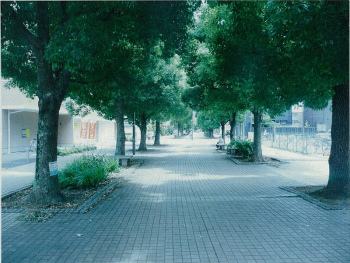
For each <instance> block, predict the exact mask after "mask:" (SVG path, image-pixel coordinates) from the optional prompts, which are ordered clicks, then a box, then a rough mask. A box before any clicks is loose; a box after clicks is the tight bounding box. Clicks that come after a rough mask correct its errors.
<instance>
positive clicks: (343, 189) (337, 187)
mask: <svg viewBox="0 0 350 263" xmlns="http://www.w3.org/2000/svg"><path fill="white" fill-rule="evenodd" d="M333 90H334V92H335V94H334V96H333V98H332V104H333V106H332V130H331V139H332V146H331V155H330V157H329V160H328V163H329V179H328V184H327V187H326V188H327V190H329V191H334V192H336V193H338V194H348V193H349V187H350V185H349V176H350V173H349V86H347V85H338V86H335V87H333Z"/></svg>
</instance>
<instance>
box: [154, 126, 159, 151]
mask: <svg viewBox="0 0 350 263" xmlns="http://www.w3.org/2000/svg"><path fill="white" fill-rule="evenodd" d="M154 145H160V121H156V134H155V137H154Z"/></svg>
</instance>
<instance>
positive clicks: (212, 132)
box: [206, 129, 214, 138]
mask: <svg viewBox="0 0 350 263" xmlns="http://www.w3.org/2000/svg"><path fill="white" fill-rule="evenodd" d="M206 134H207V137H208V138H214V129H207V130H206Z"/></svg>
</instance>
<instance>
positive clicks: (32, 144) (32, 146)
mask: <svg viewBox="0 0 350 263" xmlns="http://www.w3.org/2000/svg"><path fill="white" fill-rule="evenodd" d="M36 146H37V145H36V139H33V140H31V141H30V144H29V151H30V152H36Z"/></svg>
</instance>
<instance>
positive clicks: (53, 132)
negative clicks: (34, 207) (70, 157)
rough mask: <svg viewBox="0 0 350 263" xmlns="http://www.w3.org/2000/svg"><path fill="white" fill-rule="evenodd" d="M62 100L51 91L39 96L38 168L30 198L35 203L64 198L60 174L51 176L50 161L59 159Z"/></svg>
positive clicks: (59, 200)
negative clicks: (58, 144) (59, 121)
mask: <svg viewBox="0 0 350 263" xmlns="http://www.w3.org/2000/svg"><path fill="white" fill-rule="evenodd" d="M61 103H62V101H59V100H57V99H56V98H54V95H53V94H50V93H49V92H48V93H46V94H43V97H39V122H38V134H37V152H36V168H35V180H34V184H33V189H32V191H31V193H30V195H29V197H28V200H29V201H30V202H33V203H57V202H61V201H63V200H64V196H63V194H62V193H61V191H60V188H59V184H58V175H54V176H50V169H49V162H56V161H57V138H58V116H59V110H60V106H61Z"/></svg>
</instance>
